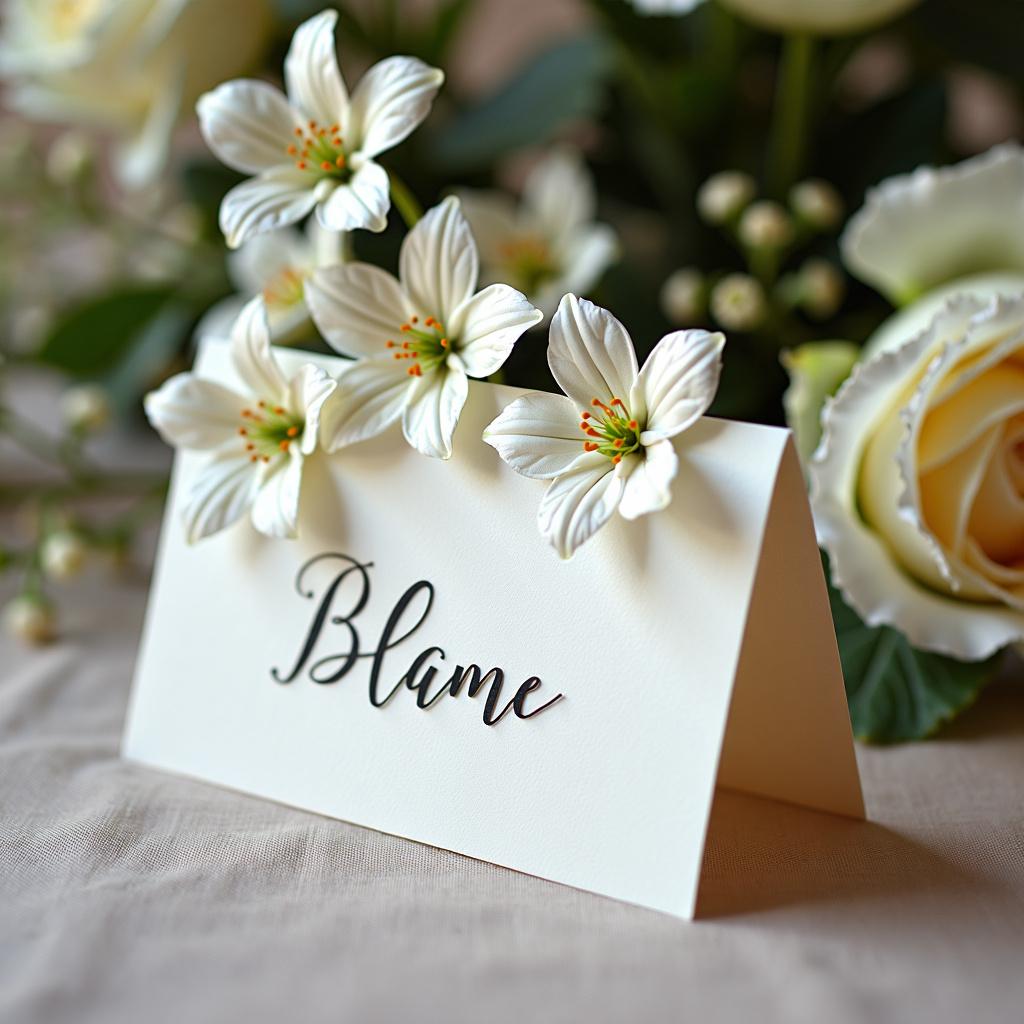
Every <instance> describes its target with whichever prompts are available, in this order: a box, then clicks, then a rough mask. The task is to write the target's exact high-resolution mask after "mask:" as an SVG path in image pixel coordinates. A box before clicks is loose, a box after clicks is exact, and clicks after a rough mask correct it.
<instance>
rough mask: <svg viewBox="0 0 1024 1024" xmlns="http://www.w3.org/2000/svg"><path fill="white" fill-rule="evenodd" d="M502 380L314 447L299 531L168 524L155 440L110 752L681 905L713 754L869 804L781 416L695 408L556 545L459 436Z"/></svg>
mask: <svg viewBox="0 0 1024 1024" xmlns="http://www.w3.org/2000/svg"><path fill="white" fill-rule="evenodd" d="M279 356H280V360H281V362H282V364H283V365H284V367H285V369H286V370H292V369H293V368H295V367H297V366H298V365H299V364H301V363H302V362H305V361H309V359H310V358H311V357H309V356H308V355H307V354H305V353H297V352H281V353H279ZM314 358H315V361H316V362H318V363H319V364H321V365H323V366H325V367H326V368H327V369H329V370H331V369H335V368H337V367H338V366H340V365H341V364H340V361H338V360H334V359H329V358H321V357H314ZM197 369H198V372H199V374H200V375H202V376H206V377H209V378H212V379H215V380H221V381H223V382H224V383H227V384H235V383H236V380H235V378H234V373H233V370H232V368H231V364H230V360H229V358H228V347H227V345H226V344H222V343H217V342H214V343H208V344H207V345H206V346H204V349H203V351H202V353H201V355H200V360H199V366H198V368H197ZM519 393H520V392H518V391H517V390H516V389H512V388H506V387H496V386H493V385H490V384H486V383H476V382H474V383H472V384H471V387H470V393H469V401H468V403H467V405H466V408H465V411H464V412H463V416H462V421H461V423H460V426H459V428H458V431H457V433H456V437H455V456H454V458H453V459H451V461H449V462H441V461H437V460H433V459H429V458H425V457H424V456H422V455H419V454H418V453H417V452H415V451H413V450H412V449H411V448H409V447H408V446H407V445H406V443H405V441H404V440H403V438H402V436H401V432H400V431H399V430H397V429H395V430H392V431H389V432H388V433H387V434H385V435H384V436H382V437H379V438H377V439H375V440H373V441H369V442H365V443H363V444H359V445H355V446H353V447H351V448H348V449H345V450H343V451H341V452H339V453H337V454H335V455H331V456H328V455H325V454H323V453H318V454H317V455H316V456H314V458H313V459H312V460H311V461H310V462H309V464H308V467H307V475H306V479H305V482H304V485H303V494H302V506H301V527H302V536H301V538H300V539H299V540H297V541H274V540H268V539H266V538H264V537H262V536H261V535H259V534H257V533H256V532H255V531H253V529H252V528H251V526H250V525H249V524H248V522H247V521H244V522H242V523H239V524H238V525H237V526H235V527H233V528H232V529H230V530H229V531H227V532H225V533H223V534H220V535H218V536H215V537H213V538H210V539H208V540H205V541H202V542H200V543H199V544H197V545H195V546H192V547H190V546H189V545H188V544H186V542H185V537H184V532H183V529H182V525H181V521H180V511H179V507H178V506H179V503H180V502H181V499H182V496H183V494H184V491H185V489H186V488H187V485H188V482H189V479H190V478H191V477H192V475H193V474H194V472H195V470H196V468H197V466H198V465H199V464H200V462H201V461H202V459H204V458H205V456H204V455H202V454H196V455H192V454H187V455H184V456H181V457H179V459H178V462H177V464H176V467H175V473H174V481H173V486H172V492H171V498H170V501H169V503H168V511H167V517H166V520H165V522H164V527H163V536H162V541H161V550H160V554H159V558H158V563H157V569H156V578H155V582H154V587H153V593H152V597H151V600H150V607H149V612H148V618H147V625H146V631H145V636H144V640H143V646H142V651H141V655H140V660H139V664H138V670H137V676H136V681H135V689H134V694H133V699H132V705H131V709H130V714H129V720H128V726H127V732H126V736H125V741H124V753H125V755H126V756H127V757H130V758H133V759H135V760H137V761H141V762H145V763H146V764H149V765H153V766H155V767H159V768H165V769H170V770H173V771H177V772H182V773H186V774H188V775H192V776H196V777H199V778H202V779H207V780H209V781H211V782H215V783H219V784H222V785H225V786H230V787H233V788H236V789H239V790H244V791H246V792H249V793H254V794H258V795H260V796H264V797H269V798H271V799H273V800H278V801H281V802H284V803H287V804H292V805H294V806H296V807H302V808H306V809H308V810H312V811H318V812H320V813H322V814H327V815H331V816H333V817H337V818H342V819H344V820H346V821H350V822H355V823H357V824H360V825H365V826H369V827H371V828H375V829H379V830H381V831H385V832H390V833H394V834H396V835H400V836H406V837H408V838H410V839H415V840H419V841H420V842H425V843H430V844H433V845H435V846H440V847H445V848H447V849H450V850H455V851H458V852H461V853H465V854H468V855H470V856H473V857H477V858H481V859H485V860H488V861H493V862H494V863H497V864H502V865H506V866H508V867H511V868H515V869H517V870H519V871H525V872H529V873H531V874H534V875H539V876H541V877H544V878H548V879H552V880H554V881H558V882H564V883H567V884H570V885H574V886H578V887H581V888H584V889H589V890H593V891H594V892H598V893H603V894H605V895H608V896H613V897H617V898H619V899H624V900H629V901H632V902H634V903H638V904H642V905H644V906H648V907H653V908H656V909H659V910H663V911H667V912H670V913H673V914H678V915H681V916H684V917H689V916H692V914H693V910H694V906H695V901H696V895H697V888H698V882H699V877H700V867H701V860H702V856H703V848H704V840H705V833H706V830H707V824H708V816H709V812H710V808H711V802H712V797H713V793H714V789H715V786H716V783H717V784H719V785H725V786H730V787H734V788H737V789H742V790H745V791H748V792H752V793H756V794H759V795H764V796H770V797H775V798H778V799H782V800H788V801H792V802H796V803H800V804H805V805H808V806H811V807H815V808H820V809H823V810H828V811H834V812H838V813H842V814H848V815H853V816H862V815H863V804H862V801H861V794H860V785H859V780H858V776H857V767H856V762H855V759H854V753H853V745H852V740H851V735H850V724H849V718H848V715H847V710H846V703H845V698H844V694H843V685H842V677H841V674H840V669H839V662H838V656H837V652H836V645H835V637H834V633H833V630H832V622H831V618H830V615H829V609H828V604H827V599H826V593H825V586H824V581H823V576H822V570H821V564H820V561H819V556H818V552H817V549H816V547H815V543H814V537H813V532H812V528H811V521H810V514H809V511H808V507H807V500H806V497H805V494H804V488H803V482H802V479H801V476H800V471H799V467H798V465H797V461H796V457H795V455H794V451H793V446H792V444H791V442H790V439H789V434H788V432H786V431H784V430H779V429H776V428H771V427H760V426H751V425H748V424H741V423H731V422H725V421H719V420H713V419H704V420H702V421H701V422H700V423H698V424H697V425H696V426H695V427H693V428H692V429H691V430H689V431H687V432H686V433H685V434H683V435H682V436H681V437H679V438H677V439H676V445H677V449H678V451H679V455H680V469H679V474H678V476H677V478H676V480H675V483H674V487H673V500H672V504H671V505H670V506H669V508H668V509H667V510H665V511H663V512H659V513H656V514H654V515H650V516H647V517H645V518H643V519H640V520H636V521H633V522H627V521H625V520H622V519H619V518H616V519H614V520H613V521H612V522H611V523H609V524H608V525H607V526H606V527H605V528H604V529H602V530H601V531H600V532H599V533H598V535H597V536H596V537H594V538H593V539H592V540H591V541H589V542H588V543H587V544H585V545H584V546H583V547H582V548H581V549H580V551H579V552H578V554H577V555H576V557H575V558H574V559H572V560H571V561H569V562H562V561H560V560H559V558H558V557H557V555H556V554H555V552H554V551H553V550H552V549H551V548H550V547H549V546H548V545H547V543H546V542H545V541H544V540H543V539H542V538H541V536H540V534H539V533H538V530H537V526H536V512H537V505H538V502H539V500H540V497H541V494H542V491H543V488H544V486H545V484H544V483H542V482H539V481H535V480H530V479H526V478H524V477H521V476H518V475H516V474H515V473H514V472H513V471H512V470H511V469H509V468H508V467H507V466H506V465H505V464H504V463H502V461H501V460H500V459H499V458H498V456H497V455H496V454H495V452H494V451H493V450H492V449H491V448H490V447H488V446H487V445H486V444H484V443H483V442H482V441H481V440H480V435H481V433H482V431H483V428H484V427H485V426H486V425H487V423H489V422H490V420H491V419H493V418H494V416H495V415H497V413H498V412H499V411H500V410H501V408H502V407H503V406H504V405H506V404H507V403H508V402H509V401H511V400H512V399H513V398H514V397H516V395H517V394H519Z"/></svg>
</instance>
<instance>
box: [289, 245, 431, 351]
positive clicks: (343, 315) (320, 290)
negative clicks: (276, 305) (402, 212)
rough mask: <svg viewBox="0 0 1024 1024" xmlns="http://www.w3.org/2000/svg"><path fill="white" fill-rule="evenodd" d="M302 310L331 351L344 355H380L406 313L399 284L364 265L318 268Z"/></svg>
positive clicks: (408, 309) (405, 300) (396, 334)
mask: <svg viewBox="0 0 1024 1024" xmlns="http://www.w3.org/2000/svg"><path fill="white" fill-rule="evenodd" d="M306 305H307V306H309V311H310V314H311V315H312V317H313V322H314V323H315V324H316V326H317V329H318V330H319V331H320V333H321V334H322V335H323V336H324V337H325V338H326V339H327V341H328V342H329V343H330V345H331V347H332V348H334V349H335V350H337V351H338V352H341V353H342V354H343V355H349V356H379V355H383V354H384V353H385V352H386V351H387V348H386V345H387V342H388V341H389V340H394V339H395V338H397V337H400V336H401V334H400V331H399V328H400V327H401V326H402V324H403V323H404V322H405V321H406V320H407V319H408V317H409V315H410V313H411V306H410V303H409V299H408V298H407V297H406V294H405V292H403V291H402V287H401V285H399V283H398V282H397V281H396V280H395V279H394V278H393V277H392V276H391V275H390V274H389V273H387V271H385V270H381V269H380V268H379V267H374V266H371V265H370V264H369V263H344V264H340V265H338V266H335V267H322V268H321V269H320V270H317V271H316V272H315V273H314V274H313V275H312V276H311V277H310V279H309V280H308V281H307V282H306Z"/></svg>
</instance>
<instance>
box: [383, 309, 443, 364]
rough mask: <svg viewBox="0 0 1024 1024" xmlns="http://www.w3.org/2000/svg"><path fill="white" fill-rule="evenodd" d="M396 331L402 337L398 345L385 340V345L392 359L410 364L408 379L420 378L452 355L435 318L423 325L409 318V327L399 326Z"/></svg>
mask: <svg viewBox="0 0 1024 1024" xmlns="http://www.w3.org/2000/svg"><path fill="white" fill-rule="evenodd" d="M399 331H400V332H401V333H402V335H403V339H402V340H401V341H395V339H394V338H388V340H387V341H386V342H385V343H384V344H385V347H386V348H389V349H393V350H394V358H395V359H408V360H409V363H410V365H409V369H408V374H409V376H410V377H422V376H423V374H424V373H425V372H426V373H429V372H430V371H431V370H434V369H436V368H437V367H438V366H440V365H441V364H442V363H443V362H444V361H445V360H446V359H447V358H448V354H449V353H450V352H452V351H453V348H454V345H453V342H452V340H451V339H450V338H449V337H448V336H447V335H446V334H445V332H444V325H443V324H442V323H441V321H440V320H438V319H437V318H436V317H433V316H428V317H427V318H426V319H425V320H424V321H423V322H422V323H420V318H419V317H418V316H412V317H409V321H408V323H404V324H402V326H401V327H399Z"/></svg>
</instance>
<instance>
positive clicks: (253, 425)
mask: <svg viewBox="0 0 1024 1024" xmlns="http://www.w3.org/2000/svg"><path fill="white" fill-rule="evenodd" d="M231 355H232V360H233V363H234V368H235V372H236V373H237V374H238V377H239V378H240V380H241V382H242V384H243V385H244V387H245V388H246V391H247V393H246V394H242V393H239V392H238V391H234V390H232V389H230V388H227V387H225V386H224V385H222V384H217V383H215V382H214V381H209V380H203V379H202V378H200V377H197V376H196V375H195V374H192V373H179V374H178V375H177V376H175V377H172V378H171V379H170V380H169V381H167V382H166V383H165V384H164V385H163V386H162V387H161V388H160V390H159V391H154V392H151V393H150V394H149V395H147V396H146V403H145V404H146V415H147V416H148V417H149V421H150V423H152V424H153V426H154V427H156V429H157V430H158V431H159V432H160V434H161V436H162V437H163V438H164V440H166V441H167V442H168V443H169V444H172V445H175V446H177V447H179V448H188V449H198V450H202V451H209V452H211V453H212V454H211V456H210V458H209V460H208V461H207V462H206V464H205V465H204V466H203V468H202V469H201V471H200V472H199V473H198V475H197V477H196V479H195V482H194V483H193V485H192V489H191V492H190V493H189V495H188V498H187V500H186V502H185V507H184V520H185V529H186V534H187V536H188V540H189V542H190V543H192V542H194V541H197V540H199V539H200V538H202V537H207V536H209V535H210V534H212V533H216V532H217V531H218V530H223V529H224V528H225V527H228V526H230V525H231V524H232V523H234V522H236V521H237V520H238V519H240V518H241V517H242V516H244V515H245V514H246V513H250V514H251V517H252V524H253V526H254V527H255V528H256V529H257V530H259V531H260V533H264V534H266V535H267V536H269V537H294V536H296V534H297V533H298V512H299V489H300V485H301V482H302V467H303V461H304V459H305V457H306V456H307V455H310V454H312V452H313V451H314V449H315V448H316V446H317V440H318V429H319V421H320V411H321V408H322V406H323V404H324V401H325V400H326V399H327V397H328V396H329V395H330V394H331V392H333V391H334V389H335V382H334V381H333V380H331V378H330V377H329V376H328V375H327V374H326V373H325V372H324V371H323V370H320V369H318V368H317V367H315V366H313V365H312V364H307V365H306V366H303V367H302V369H301V370H299V372H298V373H296V374H295V375H294V376H293V377H292V378H291V379H288V378H286V377H285V376H284V374H283V373H282V372H281V369H280V367H279V366H278V365H277V361H276V360H275V358H274V354H273V352H272V350H271V348H270V331H269V328H268V326H267V319H266V314H265V312H264V309H263V300H262V299H260V298H256V299H253V300H252V301H251V302H250V303H249V304H248V305H247V306H246V307H245V309H243V310H242V313H241V315H240V316H239V318H238V321H237V323H236V324H235V328H234V331H233V332H232V337H231Z"/></svg>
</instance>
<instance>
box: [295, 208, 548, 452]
mask: <svg viewBox="0 0 1024 1024" xmlns="http://www.w3.org/2000/svg"><path fill="white" fill-rule="evenodd" d="M478 274H479V261H478V257H477V249H476V243H475V242H474V241H473V235H472V233H471V232H470V230H469V225H468V224H467V223H466V218H465V217H464V216H463V215H462V211H461V209H460V206H459V201H458V200H457V199H456V198H454V197H449V198H448V199H446V200H444V202H442V203H441V204H440V205H438V206H435V207H434V208H433V209H432V210H429V211H428V212H427V214H426V215H425V216H424V217H423V219H422V220H420V221H419V223H417V224H416V226H415V227H414V228H413V229H412V230H411V231H410V232H409V234H408V235H406V237H405V241H404V242H403V243H402V250H401V254H400V256H399V278H398V279H396V278H394V277H392V276H391V274H389V273H387V272H386V271H384V270H381V269H380V268H379V267H374V266H371V265H370V264H368V263H358V262H354V263H345V264H342V265H340V266H335V267H324V268H321V269H320V270H317V271H316V272H315V273H314V274H313V276H312V277H311V278H310V279H309V281H308V282H307V284H306V303H307V305H308V306H309V310H310V313H311V315H312V317H313V322H314V323H315V324H316V326H317V328H318V329H319V331H320V333H321V334H322V335H323V336H324V337H325V338H326V339H327V341H328V342H329V343H330V344H331V346H332V347H333V348H335V349H336V350H337V351H339V352H341V353H342V354H343V355H348V356H355V357H356V358H357V359H358V362H356V363H355V364H354V365H353V366H351V367H350V368H347V369H346V370H345V371H344V372H342V374H341V375H340V377H339V379H338V393H337V395H336V397H335V398H334V399H333V400H332V401H331V402H330V403H329V405H328V406H327V408H326V409H325V410H324V421H323V438H324V442H323V443H324V447H325V448H326V449H327V450H328V451H335V450H337V449H338V448H341V447H343V446H344V445H348V444H352V443H354V442H356V441H362V440H364V439H366V438H369V437H373V436H375V435H376V434H379V433H381V432H382V431H383V430H385V429H387V427H388V426H390V425H391V424H392V423H394V422H396V421H397V420H399V419H401V421H402V430H403V432H404V434H405V438H406V440H407V441H408V442H409V444H410V445H412V446H413V448H415V449H417V451H420V452H422V453H423V454H424V455H430V456H433V457H434V458H440V459H447V458H450V457H451V454H452V435H453V433H454V432H455V427H456V426H457V425H458V422H459V415H460V414H461V412H462V407H463V405H465V403H466V397H467V395H468V394H469V380H468V378H469V377H488V376H490V375H491V374H492V373H494V372H495V371H496V370H497V369H498V368H499V367H500V366H501V365H502V364H503V363H504V362H505V360H506V359H507V358H508V355H509V353H510V352H511V351H512V346H513V345H515V343H516V341H517V340H518V339H519V337H520V335H522V333H523V332H524V331H526V330H527V329H528V328H530V327H532V326H533V325H534V324H536V323H539V322H540V321H541V320H542V319H543V314H542V313H541V311H540V310H539V309H535V308H534V307H533V306H532V305H531V304H530V302H529V300H528V299H527V298H526V296H525V295H523V294H522V293H521V292H517V291H516V290H515V289H514V288H510V287H509V286H508V285H506V284H492V285H489V286H488V287H486V288H484V289H483V290H482V291H479V292H478V291H476V284H477V277H478Z"/></svg>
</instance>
